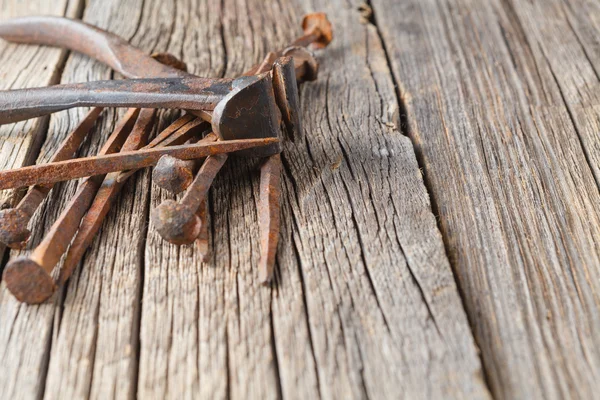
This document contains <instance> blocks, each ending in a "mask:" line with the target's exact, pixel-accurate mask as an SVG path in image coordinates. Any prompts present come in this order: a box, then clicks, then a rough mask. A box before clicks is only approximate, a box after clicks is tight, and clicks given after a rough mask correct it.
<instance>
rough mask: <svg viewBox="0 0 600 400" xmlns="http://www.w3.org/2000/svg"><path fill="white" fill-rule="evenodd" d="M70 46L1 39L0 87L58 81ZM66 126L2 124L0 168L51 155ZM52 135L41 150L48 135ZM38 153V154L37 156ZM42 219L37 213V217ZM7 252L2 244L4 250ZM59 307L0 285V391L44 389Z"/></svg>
mask: <svg viewBox="0 0 600 400" xmlns="http://www.w3.org/2000/svg"><path fill="white" fill-rule="evenodd" d="M82 5H83V2H82V1H78V0H77V1H69V0H61V1H56V2H52V3H49V2H47V1H30V2H26V3H23V2H21V1H11V0H3V1H0V18H2V19H6V18H11V17H16V16H23V15H29V14H32V13H39V14H46V15H67V16H71V17H76V16H77V15H78V14H79V12H80V10H81V6H82ZM66 55H67V52H66V51H64V50H61V49H51V48H41V47H37V46H22V45H14V44H8V43H6V42H4V41H0V61H1V62H0V77H1V80H0V82H1V83H0V87H1V88H2V89H10V88H23V87H35V86H44V85H48V84H52V83H57V82H58V80H59V79H60V72H61V68H62V66H63V65H64V62H65V58H66ZM64 132H65V131H64V130H62V131H61V130H60V129H56V130H54V129H48V118H39V119H35V120H30V121H25V122H20V123H17V124H10V125H4V126H2V127H0V168H2V169H6V168H15V167H19V166H23V165H27V164H30V163H31V162H32V161H34V160H35V159H36V158H38V160H47V159H48V155H49V154H52V153H53V152H54V151H55V149H56V146H57V145H58V143H60V140H61V138H62V137H64ZM45 136H48V137H47V139H46V141H45V143H44V146H43V147H42V149H41V152H40V146H41V145H42V142H43V141H44V137H45ZM38 154H39V156H38ZM22 194H23V192H19V193H15V192H14V191H4V192H1V193H0V207H9V206H11V205H13V204H15V202H16V201H17V200H18V199H19V198H20V196H21V195H22ZM38 222H39V218H38ZM0 253H2V254H4V248H3V247H2V249H1V250H0ZM54 311H55V309H54V307H53V306H51V305H44V306H41V307H27V306H24V305H20V304H19V303H18V302H17V301H15V300H14V298H13V297H12V296H11V295H10V294H9V293H8V291H7V290H6V288H5V287H4V285H2V286H0V321H1V322H0V354H1V356H0V369H1V370H2V374H0V397H1V398H12V399H21V398H25V399H31V398H36V397H40V396H41V395H42V394H43V391H44V379H45V376H46V369H47V362H48V347H49V343H50V341H51V337H50V336H51V334H52V332H53V319H54V316H55V313H54Z"/></svg>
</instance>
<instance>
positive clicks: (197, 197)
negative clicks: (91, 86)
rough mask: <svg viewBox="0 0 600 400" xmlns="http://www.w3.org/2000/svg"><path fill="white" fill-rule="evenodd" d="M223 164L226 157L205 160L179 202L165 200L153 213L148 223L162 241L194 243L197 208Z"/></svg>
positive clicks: (220, 156) (198, 223)
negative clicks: (150, 223)
mask: <svg viewBox="0 0 600 400" xmlns="http://www.w3.org/2000/svg"><path fill="white" fill-rule="evenodd" d="M225 161H227V155H226V154H219V155H214V156H210V157H207V158H206V160H205V161H204V163H203V164H202V167H201V168H200V171H198V174H196V178H195V179H194V181H193V182H192V184H191V185H190V187H189V188H188V189H187V191H186V192H185V195H184V196H183V198H182V199H181V201H180V202H176V201H173V200H167V201H165V202H163V203H161V204H160V205H159V206H158V207H156V208H155V209H154V210H153V212H152V214H151V219H152V223H153V224H154V227H155V228H156V230H157V231H158V233H160V235H161V236H162V237H163V239H165V240H167V241H169V242H170V243H173V244H177V245H183V244H191V243H193V242H194V241H195V240H196V238H197V237H198V235H199V234H200V231H201V228H202V224H201V221H200V218H198V215H197V213H198V209H199V208H200V206H201V204H202V202H203V201H204V199H205V198H206V195H207V193H208V190H209V189H210V186H211V185H212V182H213V180H214V179H215V176H216V175H217V173H218V172H219V171H220V170H221V167H223V164H225Z"/></svg>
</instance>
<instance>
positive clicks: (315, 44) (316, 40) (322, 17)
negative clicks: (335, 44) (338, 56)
mask: <svg viewBox="0 0 600 400" xmlns="http://www.w3.org/2000/svg"><path fill="white" fill-rule="evenodd" d="M302 29H304V36H302V37H300V38H298V39H296V41H294V43H293V46H301V47H308V46H312V48H314V49H323V48H325V47H327V45H328V44H329V43H331V41H332V40H333V29H332V27H331V22H329V20H328V19H327V14H325V13H311V14H307V15H305V16H304V19H303V20H302Z"/></svg>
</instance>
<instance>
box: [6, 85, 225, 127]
mask: <svg viewBox="0 0 600 400" xmlns="http://www.w3.org/2000/svg"><path fill="white" fill-rule="evenodd" d="M231 89H232V80H231V79H208V78H158V79H127V80H117V81H95V82H86V83H76V84H68V85H55V86H48V87H43V88H32V89H19V90H6V91H0V124H7V123H11V122H17V121H22V120H25V119H29V118H35V117H41V116H43V115H47V114H51V113H54V112H57V111H62V110H66V109H68V108H73V107H88V106H94V107H135V108H181V109H186V110H204V111H210V110H213V109H214V108H215V106H216V105H217V103H219V102H220V101H221V100H222V99H223V98H224V97H225V96H227V95H228V94H229V93H230V92H231Z"/></svg>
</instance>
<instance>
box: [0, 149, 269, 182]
mask: <svg viewBox="0 0 600 400" xmlns="http://www.w3.org/2000/svg"><path fill="white" fill-rule="evenodd" d="M278 141H279V139H277V138H262V139H240V140H227V141H221V142H215V143H196V144H191V145H179V146H172V147H169V148H154V149H146V150H138V151H128V152H122V153H118V154H108V155H102V156H97V157H86V158H78V159H75V160H68V161H61V162H57V163H49V164H40V165H34V166H30V167H24V168H19V169H13V170H7V171H1V172H0V189H10V188H15V187H24V186H31V185H38V184H47V183H53V182H59V181H66V180H70V179H77V178H82V177H85V176H92V175H94V174H95V175H103V174H107V173H110V172H115V171H124V170H129V169H139V168H145V167H150V166H153V165H156V163H157V162H158V160H159V159H160V157H162V156H163V155H165V154H169V155H172V156H173V157H177V158H180V159H183V160H192V159H196V158H202V157H207V156H209V155H214V154H222V153H232V152H236V151H240V150H245V149H251V148H254V147H261V146H267V145H269V144H273V143H277V142H278Z"/></svg>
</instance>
